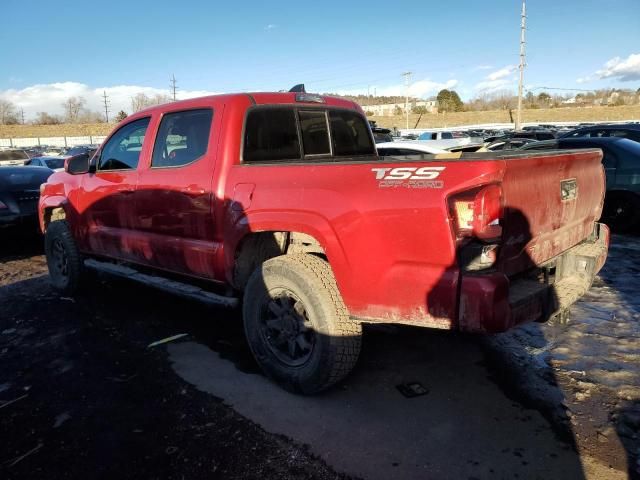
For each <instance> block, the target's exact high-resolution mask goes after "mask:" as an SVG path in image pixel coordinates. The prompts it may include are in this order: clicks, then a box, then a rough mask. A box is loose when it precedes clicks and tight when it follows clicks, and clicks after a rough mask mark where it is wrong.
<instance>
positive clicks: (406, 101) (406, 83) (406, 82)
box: [402, 72, 413, 130]
mask: <svg viewBox="0 0 640 480" xmlns="http://www.w3.org/2000/svg"><path fill="white" fill-rule="evenodd" d="M412 73H413V72H404V73H403V74H402V76H403V77H404V86H405V98H404V111H405V113H406V115H407V130H409V82H410V81H411V75H412Z"/></svg>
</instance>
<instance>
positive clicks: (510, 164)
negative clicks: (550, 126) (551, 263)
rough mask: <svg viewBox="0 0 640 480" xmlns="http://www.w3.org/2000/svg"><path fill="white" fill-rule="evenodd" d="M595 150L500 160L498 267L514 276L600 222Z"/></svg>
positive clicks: (578, 239)
mask: <svg viewBox="0 0 640 480" xmlns="http://www.w3.org/2000/svg"><path fill="white" fill-rule="evenodd" d="M601 160H602V152H601V151H600V150H572V151H567V150H564V151H558V152H555V151H554V152H545V153H544V154H534V155H531V156H527V157H511V158H506V159H504V161H505V174H504V178H503V184H502V188H503V195H504V197H503V198H504V206H505V214H504V225H503V244H502V248H501V251H500V256H499V258H498V265H497V266H498V268H499V269H500V270H501V271H502V272H503V273H505V274H507V275H514V274H517V273H520V272H522V271H524V270H527V269H529V268H531V267H532V266H534V265H542V264H544V263H545V262H546V261H548V260H550V259H552V258H554V257H556V256H557V255H559V254H561V253H562V252H564V251H565V250H567V249H569V248H571V247H572V246H574V245H576V244H578V243H580V242H581V241H583V240H584V239H586V238H587V237H588V236H589V235H590V234H591V232H592V231H593V226H594V222H595V221H596V220H598V219H599V218H600V213H601V211H602V201H603V199H604V188H605V179H604V170H603V168H602V163H601Z"/></svg>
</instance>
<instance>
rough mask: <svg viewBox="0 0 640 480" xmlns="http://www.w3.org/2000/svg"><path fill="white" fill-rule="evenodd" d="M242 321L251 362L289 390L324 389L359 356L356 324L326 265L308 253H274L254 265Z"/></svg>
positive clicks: (304, 392)
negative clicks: (255, 362)
mask: <svg viewBox="0 0 640 480" xmlns="http://www.w3.org/2000/svg"><path fill="white" fill-rule="evenodd" d="M287 306H289V309H288V310H287V308H286V307H287ZM287 311H288V312H289V313H286V312H287ZM283 312H285V313H283ZM243 319H244V328H245V333H246V336H247V340H248V342H249V347H250V348H251V352H252V353H253V356H254V357H255V359H256V361H257V362H258V364H259V365H260V367H261V368H262V370H263V371H264V372H265V374H266V375H267V376H268V377H269V378H271V379H272V380H274V381H275V382H276V383H278V384H279V385H280V386H282V387H283V388H285V389H286V390H288V391H290V392H294V393H302V394H313V393H317V392H320V391H322V390H325V389H326V388H328V387H330V386H331V385H333V384H335V383H336V382H339V381H340V380H342V379H343V378H344V377H345V376H347V374H348V373H349V372H350V371H351V370H352V369H353V367H354V366H355V364H356V361H357V360H358V355H359V354H360V345H361V343H362V326H361V325H360V323H359V322H356V321H354V320H352V319H351V318H350V317H349V314H348V312H347V309H346V307H345V305H344V303H343V301H342V297H341V296H340V292H339V291H338V287H337V285H336V282H335V279H334V276H333V272H332V271H331V267H330V266H329V264H328V263H327V262H325V261H324V260H322V259H320V258H318V257H315V256H312V255H307V254H296V255H284V256H279V257H276V258H272V259H270V260H267V261H266V262H264V263H263V264H262V265H261V266H260V267H258V268H257V269H256V270H255V271H254V272H253V274H252V275H251V277H250V279H249V282H248V284H247V287H246V290H245V295H244V301H243ZM284 324H286V326H285V327H282V326H283V325H284ZM273 325H276V327H275V329H272V328H269V327H270V326H273ZM298 325H300V327H297V326H298ZM274 332H277V334H276V333H274ZM283 338H288V339H289V340H282V339H283ZM292 339H293V340H292ZM299 340H301V341H299ZM291 344H293V345H294V346H293V347H291ZM309 345H311V346H310V347H309ZM283 350H284V352H283Z"/></svg>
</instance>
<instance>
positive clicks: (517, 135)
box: [485, 130, 556, 145]
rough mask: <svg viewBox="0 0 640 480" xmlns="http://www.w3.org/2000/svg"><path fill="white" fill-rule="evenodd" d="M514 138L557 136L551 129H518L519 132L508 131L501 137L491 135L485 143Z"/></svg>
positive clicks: (533, 138)
mask: <svg viewBox="0 0 640 480" xmlns="http://www.w3.org/2000/svg"><path fill="white" fill-rule="evenodd" d="M512 138H528V139H531V140H553V139H554V138H556V136H555V134H554V133H553V132H551V131H549V130H533V131H518V132H515V131H514V132H507V133H506V134H504V135H502V136H501V137H490V138H486V139H485V144H486V145H488V144H490V143H494V142H498V141H506V140H510V139H512Z"/></svg>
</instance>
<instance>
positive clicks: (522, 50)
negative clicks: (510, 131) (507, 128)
mask: <svg viewBox="0 0 640 480" xmlns="http://www.w3.org/2000/svg"><path fill="white" fill-rule="evenodd" d="M526 30H527V0H522V15H521V20H520V67H519V69H520V80H519V81H518V110H517V112H516V125H515V127H516V130H520V125H521V123H522V87H523V84H524V67H525V66H526V59H525V55H526V50H525V47H526V42H525V32H526Z"/></svg>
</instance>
